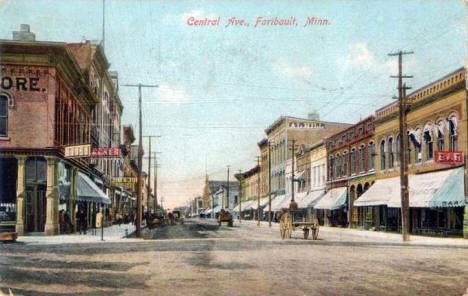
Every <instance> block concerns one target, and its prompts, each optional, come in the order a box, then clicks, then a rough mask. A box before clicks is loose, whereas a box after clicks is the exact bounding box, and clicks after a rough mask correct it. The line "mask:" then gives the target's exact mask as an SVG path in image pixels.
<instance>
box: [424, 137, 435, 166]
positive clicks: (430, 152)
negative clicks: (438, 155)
mask: <svg viewBox="0 0 468 296" xmlns="http://www.w3.org/2000/svg"><path fill="white" fill-rule="evenodd" d="M424 144H425V145H426V160H432V155H433V152H434V150H433V146H432V135H431V133H430V131H425V132H424Z"/></svg>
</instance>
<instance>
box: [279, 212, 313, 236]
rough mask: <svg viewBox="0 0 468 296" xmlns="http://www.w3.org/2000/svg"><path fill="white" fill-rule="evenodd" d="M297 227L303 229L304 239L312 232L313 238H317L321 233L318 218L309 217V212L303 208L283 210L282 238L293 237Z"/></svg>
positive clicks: (281, 219) (281, 220)
mask: <svg viewBox="0 0 468 296" xmlns="http://www.w3.org/2000/svg"><path fill="white" fill-rule="evenodd" d="M296 229H301V230H302V231H303V233H304V239H308V238H309V234H310V232H312V239H313V240H316V239H317V238H318V234H319V223H318V220H317V219H316V218H313V219H307V214H306V213H305V212H304V211H301V210H283V213H282V215H281V217H280V235H281V238H282V239H285V238H291V236H292V233H293V231H294V230H296Z"/></svg>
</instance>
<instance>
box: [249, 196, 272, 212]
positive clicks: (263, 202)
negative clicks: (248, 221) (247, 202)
mask: <svg viewBox="0 0 468 296" xmlns="http://www.w3.org/2000/svg"><path fill="white" fill-rule="evenodd" d="M271 202H272V203H273V196H272V197H271ZM266 205H268V197H264V198H262V199H260V208H263V207H265V206H266ZM252 209H254V210H256V209H258V201H257V200H255V201H254V202H253V205H252Z"/></svg>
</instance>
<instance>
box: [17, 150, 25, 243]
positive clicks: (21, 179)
mask: <svg viewBox="0 0 468 296" xmlns="http://www.w3.org/2000/svg"><path fill="white" fill-rule="evenodd" d="M16 159H17V162H18V175H17V178H16V184H17V186H16V226H15V231H16V232H17V233H18V235H23V234H24V213H25V208H24V199H25V198H26V180H25V178H26V175H25V171H26V170H25V167H24V166H25V163H26V159H27V156H23V155H21V156H16Z"/></svg>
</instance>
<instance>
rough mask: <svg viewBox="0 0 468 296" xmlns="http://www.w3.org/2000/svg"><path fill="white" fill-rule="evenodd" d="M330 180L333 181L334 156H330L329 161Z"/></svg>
mask: <svg viewBox="0 0 468 296" xmlns="http://www.w3.org/2000/svg"><path fill="white" fill-rule="evenodd" d="M328 179H329V180H331V179H333V156H330V158H329V160H328Z"/></svg>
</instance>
